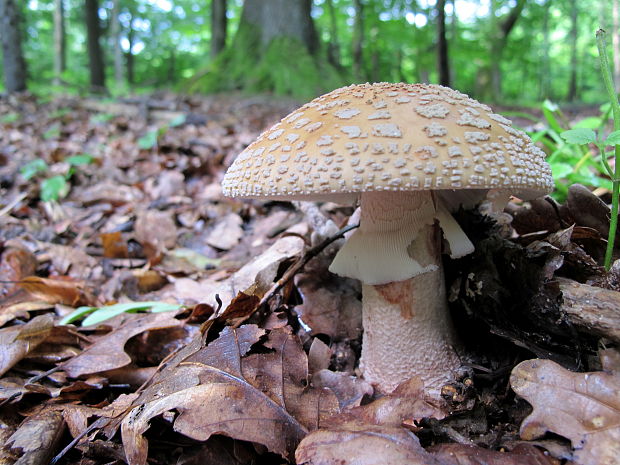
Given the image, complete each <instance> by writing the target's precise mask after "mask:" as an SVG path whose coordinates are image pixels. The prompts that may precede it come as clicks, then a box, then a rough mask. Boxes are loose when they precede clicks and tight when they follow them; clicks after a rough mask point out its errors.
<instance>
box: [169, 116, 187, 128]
mask: <svg viewBox="0 0 620 465" xmlns="http://www.w3.org/2000/svg"><path fill="white" fill-rule="evenodd" d="M185 118H186V116H185V114H181V115H179V116H177V117H175V118H173V120H172V121H170V124H169V125H168V126H170V127H171V128H175V127H177V126H181V125H182V124H185Z"/></svg>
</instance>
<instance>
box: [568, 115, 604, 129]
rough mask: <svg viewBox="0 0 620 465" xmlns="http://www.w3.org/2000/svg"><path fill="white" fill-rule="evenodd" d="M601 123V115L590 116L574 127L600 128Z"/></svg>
mask: <svg viewBox="0 0 620 465" xmlns="http://www.w3.org/2000/svg"><path fill="white" fill-rule="evenodd" d="M600 125H601V117H600V116H588V117H587V118H584V119H582V120H580V121H578V122H576V123H575V124H573V125H572V126H573V129H578V128H587V129H598V128H599V127H600Z"/></svg>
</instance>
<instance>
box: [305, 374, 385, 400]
mask: <svg viewBox="0 0 620 465" xmlns="http://www.w3.org/2000/svg"><path fill="white" fill-rule="evenodd" d="M312 384H313V385H314V386H317V387H325V388H329V389H330V390H331V391H332V392H333V393H334V394H336V397H337V398H338V403H339V404H340V409H341V410H346V409H349V408H351V407H357V406H358V405H360V403H361V402H362V399H363V398H364V396H372V394H373V392H374V389H373V387H372V385H371V384H370V383H369V382H368V381H365V380H364V379H362V378H359V377H357V376H351V375H349V374H347V373H342V372H340V371H330V370H320V371H318V372H316V373H314V374H313V376H312Z"/></svg>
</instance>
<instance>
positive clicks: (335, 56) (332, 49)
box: [325, 0, 340, 67]
mask: <svg viewBox="0 0 620 465" xmlns="http://www.w3.org/2000/svg"><path fill="white" fill-rule="evenodd" d="M325 3H326V4H327V11H328V13H329V43H328V44H327V60H328V61H329V62H330V63H331V64H332V65H333V66H336V67H340V42H339V41H338V24H337V23H336V10H335V8H334V0H326V2H325Z"/></svg>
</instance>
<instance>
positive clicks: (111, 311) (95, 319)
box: [60, 302, 182, 326]
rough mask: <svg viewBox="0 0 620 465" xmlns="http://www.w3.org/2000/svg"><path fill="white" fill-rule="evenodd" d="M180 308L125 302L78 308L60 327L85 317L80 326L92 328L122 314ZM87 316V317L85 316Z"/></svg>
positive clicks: (149, 303)
mask: <svg viewBox="0 0 620 465" xmlns="http://www.w3.org/2000/svg"><path fill="white" fill-rule="evenodd" d="M181 307H182V306H181V305H178V304H168V303H165V302H126V303H121V304H114V305H106V306H103V307H78V308H76V309H75V310H74V311H73V312H71V313H70V314H68V315H67V316H65V317H64V318H63V319H62V320H60V324H61V325H68V324H70V323H73V322H75V321H78V320H80V319H81V318H83V317H85V316H86V318H85V319H84V321H82V326H92V325H97V324H99V323H102V322H104V321H106V320H109V319H110V318H114V317H115V316H118V315H122V314H123V313H137V312H142V311H151V312H153V313H160V312H172V311H175V310H179V309H180V308H181ZM87 315H88V316H87Z"/></svg>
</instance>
